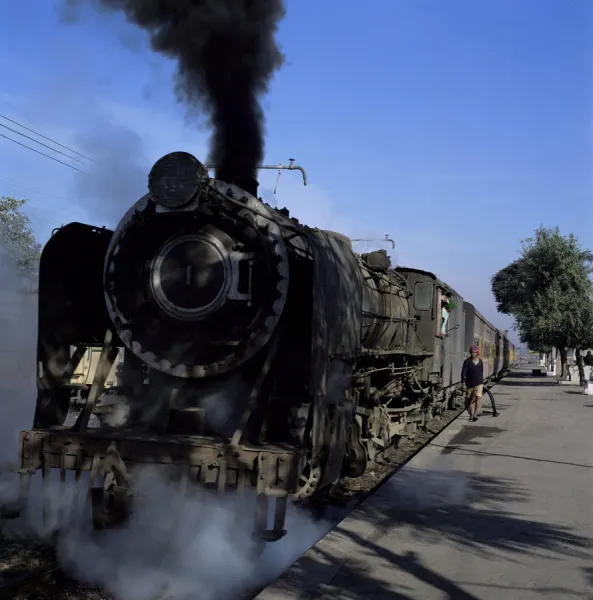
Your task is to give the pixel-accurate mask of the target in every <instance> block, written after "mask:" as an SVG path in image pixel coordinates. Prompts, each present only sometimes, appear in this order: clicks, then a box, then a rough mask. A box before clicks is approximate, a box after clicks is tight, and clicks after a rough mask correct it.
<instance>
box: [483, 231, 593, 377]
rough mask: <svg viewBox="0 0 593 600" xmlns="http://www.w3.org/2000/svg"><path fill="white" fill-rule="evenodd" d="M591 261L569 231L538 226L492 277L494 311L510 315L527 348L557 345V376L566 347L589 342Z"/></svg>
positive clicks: (592, 335)
mask: <svg viewBox="0 0 593 600" xmlns="http://www.w3.org/2000/svg"><path fill="white" fill-rule="evenodd" d="M592 263H593V253H591V252H590V251H589V250H584V249H583V248H581V246H580V244H579V242H578V240H577V239H576V237H575V236H574V235H572V234H570V235H568V236H562V235H561V234H560V230H559V228H558V227H556V228H555V229H545V228H543V227H540V228H539V229H537V230H536V232H535V236H534V237H533V238H529V239H527V240H525V241H524V242H523V247H522V252H521V256H520V258H519V259H517V260H515V261H513V262H512V263H511V264H509V265H507V266H506V267H505V268H504V269H501V270H500V271H498V273H496V274H495V275H494V276H493V277H492V292H493V294H494V297H495V299H496V302H497V305H498V310H499V311H500V312H502V313H503V314H509V315H512V316H513V317H514V318H515V321H516V323H517V326H518V329H519V335H520V339H521V342H523V343H527V344H529V347H530V348H544V347H546V346H553V347H556V348H558V351H559V352H560V360H561V364H562V375H565V374H566V363H567V352H568V349H569V348H575V349H577V350H578V351H579V353H580V350H581V349H582V348H585V347H587V346H589V345H593V284H592V282H591V279H590V276H591V274H592V273H593V266H592Z"/></svg>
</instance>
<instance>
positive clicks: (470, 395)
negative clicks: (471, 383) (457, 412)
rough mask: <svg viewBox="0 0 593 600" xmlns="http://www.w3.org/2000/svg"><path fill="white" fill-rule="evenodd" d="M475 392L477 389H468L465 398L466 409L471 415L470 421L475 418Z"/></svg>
mask: <svg viewBox="0 0 593 600" xmlns="http://www.w3.org/2000/svg"><path fill="white" fill-rule="evenodd" d="M474 392H475V389H474V388H468V390H467V394H466V396H465V408H466V409H467V412H468V413H469V419H470V421H471V420H472V419H473V418H474V412H473V409H474Z"/></svg>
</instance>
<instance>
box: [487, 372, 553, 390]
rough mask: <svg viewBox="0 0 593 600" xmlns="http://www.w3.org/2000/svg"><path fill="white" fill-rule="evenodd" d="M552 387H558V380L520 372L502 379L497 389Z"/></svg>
mask: <svg viewBox="0 0 593 600" xmlns="http://www.w3.org/2000/svg"><path fill="white" fill-rule="evenodd" d="M552 385H556V386H557V385H558V383H557V379H556V378H555V377H546V376H545V375H532V374H531V372H526V371H518V372H516V373H513V374H512V375H508V376H507V377H505V378H504V379H501V380H500V381H499V382H498V383H497V384H496V387H498V386H501V387H502V386H506V387H524V386H530V387H535V386H542V387H548V386H552Z"/></svg>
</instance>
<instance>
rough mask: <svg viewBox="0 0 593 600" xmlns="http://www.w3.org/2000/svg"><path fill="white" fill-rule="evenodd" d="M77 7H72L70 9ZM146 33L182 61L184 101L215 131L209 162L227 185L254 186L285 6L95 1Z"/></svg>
mask: <svg viewBox="0 0 593 600" xmlns="http://www.w3.org/2000/svg"><path fill="white" fill-rule="evenodd" d="M73 3H74V4H75V3H76V2H75V1H74V2H73V0H70V4H73ZM97 4H98V5H99V6H100V7H102V8H103V9H105V10H109V11H116V10H119V11H122V12H123V13H124V14H125V15H126V17H127V19H128V20H129V21H130V22H132V23H134V24H135V25H137V26H139V27H141V28H142V29H144V30H146V31H147V32H148V34H149V36H150V42H151V45H152V48H153V49H154V50H155V51H156V52H159V53H161V54H163V55H165V56H167V57H170V58H174V59H176V60H177V65H178V73H177V76H178V77H177V86H176V91H177V94H178V97H179V100H180V101H182V102H185V103H186V104H187V105H188V106H190V107H195V108H200V109H203V110H204V111H205V112H206V113H207V114H208V115H209V116H210V124H211V125H212V127H213V138H212V142H211V143H212V147H211V150H210V160H211V161H212V162H213V163H214V164H215V165H217V170H216V176H217V177H218V178H220V179H223V180H225V181H231V180H233V179H234V178H238V177H239V178H254V177H255V174H256V170H257V166H258V164H260V162H261V160H262V158H263V154H264V115H263V111H262V108H261V106H260V103H259V97H260V95H262V94H263V93H265V92H266V91H267V89H268V84H269V83H270V80H271V78H272V76H273V74H274V72H275V71H276V70H277V69H278V68H279V67H280V66H281V65H282V63H283V60H284V57H283V55H282V53H281V52H280V50H279V48H278V46H277V44H276V41H275V33H276V30H277V27H278V23H279V21H280V20H281V19H282V18H283V16H284V14H285V7H284V3H283V1H282V0H169V1H168V2H163V1H162V0H97Z"/></svg>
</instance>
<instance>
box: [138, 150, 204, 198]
mask: <svg viewBox="0 0 593 600" xmlns="http://www.w3.org/2000/svg"><path fill="white" fill-rule="evenodd" d="M207 177H208V171H207V170H206V167H204V165H203V164H202V163H201V162H200V161H199V160H198V159H197V158H195V157H194V156H192V155H191V154H189V153H187V152H171V153H170V154H165V156H163V157H162V158H160V159H159V160H157V162H156V163H155V164H154V166H153V167H152V169H151V171H150V174H149V175H148V190H149V191H150V194H151V196H152V197H153V198H154V201H155V202H156V203H157V204H160V205H161V206H164V207H166V208H179V207H181V206H183V205H184V204H187V203H188V202H189V201H190V200H192V199H193V198H195V197H196V195H197V194H198V193H199V191H200V188H201V187H202V183H203V182H204V181H205V180H206V179H207Z"/></svg>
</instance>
